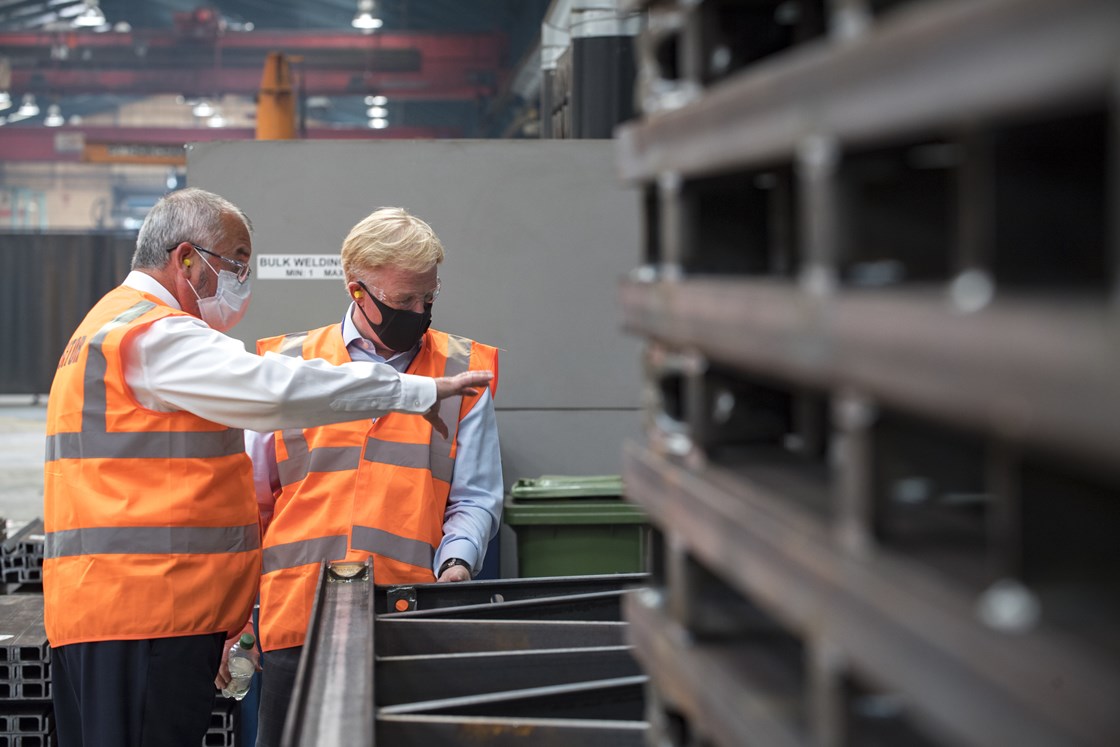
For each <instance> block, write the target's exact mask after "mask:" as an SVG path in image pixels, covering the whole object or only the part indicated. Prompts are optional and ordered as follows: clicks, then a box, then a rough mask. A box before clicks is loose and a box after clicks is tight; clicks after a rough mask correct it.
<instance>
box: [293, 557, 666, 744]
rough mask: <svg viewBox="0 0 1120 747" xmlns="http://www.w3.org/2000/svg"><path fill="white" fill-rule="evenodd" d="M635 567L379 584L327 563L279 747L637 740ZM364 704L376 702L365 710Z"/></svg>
mask: <svg viewBox="0 0 1120 747" xmlns="http://www.w3.org/2000/svg"><path fill="white" fill-rule="evenodd" d="M644 580H645V576H644V575H642V574H629V575H615V576H610V575H603V576H575V577H560V578H545V579H510V580H502V581H467V582H463V583H457V584H417V585H410V586H396V587H375V586H374V585H373V582H372V574H371V572H370V569H369V566H368V565H365V566H363V565H362V564H358V563H334V564H332V565H331V566H330V570H328V569H327V568H326V567H324V569H323V571H322V575H321V576H320V582H319V588H318V591H317V593H316V601H315V608H314V610H313V612H312V617H311V622H310V625H309V627H308V631H307V643H306V644H305V646H304V650H303V657H302V659H301V661H300V666H299V672H298V674H297V676H296V687H295V692H294V693H293V695H292V706H291V708H290V710H289V713H288V720H287V723H286V724H285V731H284V741H283V743H284V744H285V745H297V744H298V745H331V746H332V747H345V746H347V745H354V746H355V747H358V745H371V744H388V745H398V746H400V747H404V746H408V745H429V744H441V745H475V744H478V745H482V744H486V745H503V744H531V745H535V746H537V747H548V746H549V745H568V744H581V745H589V746H590V745H603V747H607V746H608V745H609V746H610V747H618V746H619V745H635V746H637V745H641V744H643V743H644V738H645V735H646V731H647V729H646V723H645V721H644V719H643V716H644V698H643V684H644V682H645V677H643V676H642V674H641V672H640V670H639V668H638V665H637V663H636V662H635V661H634V659H633V657H632V656H631V651H630V648H629V646H626V645H624V643H623V637H624V631H625V627H626V626H625V623H623V622H622V621H621V620H620V619H619V618H620V615H621V601H622V599H623V597H624V596H625V591H624V590H625V589H627V588H629V587H633V586H635V585H636V584H638V583H641V582H643V581H644ZM371 706H372V707H371Z"/></svg>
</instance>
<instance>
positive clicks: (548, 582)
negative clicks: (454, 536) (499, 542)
mask: <svg viewBox="0 0 1120 747" xmlns="http://www.w3.org/2000/svg"><path fill="white" fill-rule="evenodd" d="M648 581H649V574H646V573H616V574H603V575H590V576H555V577H550V578H532V579H522V578H505V579H497V580H492V581H464V582H462V583H455V584H407V585H397V586H387V587H378V598H377V612H378V614H381V613H382V612H403V611H405V610H406V609H407V610H414V609H421V610H428V609H434V608H436V607H461V606H463V605H467V604H488V603H490V602H498V603H500V602H514V601H519V600H524V599H538V598H540V597H554V596H560V595H564V594H587V593H591V592H600V591H617V590H620V589H626V588H634V587H638V586H642V585H644V584H646V583H647V582H648ZM382 590H384V592H385V593H384V595H382V594H381V591H382ZM401 600H403V601H404V603H405V604H404V605H402V606H400V607H398V606H397V605H398V603H400V602H401ZM405 605H407V606H405Z"/></svg>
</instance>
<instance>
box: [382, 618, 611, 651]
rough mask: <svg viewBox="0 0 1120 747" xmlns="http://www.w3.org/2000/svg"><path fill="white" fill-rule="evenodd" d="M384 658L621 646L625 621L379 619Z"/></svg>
mask: <svg viewBox="0 0 1120 747" xmlns="http://www.w3.org/2000/svg"><path fill="white" fill-rule="evenodd" d="M377 631H378V635H377V655H378V656H418V655H424V654H464V653H470V652H476V651H527V650H532V649H542V648H574V647H576V646H587V647H592V646H621V645H622V644H623V634H624V632H625V631H626V623H624V622H586V621H582V620H570V621H569V620H559V621H549V622H540V621H524V620H423V619H421V620H414V619H404V620H397V619H394V618H393V617H392V616H391V615H386V616H384V617H380V618H378V620H377Z"/></svg>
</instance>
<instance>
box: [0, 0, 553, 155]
mask: <svg viewBox="0 0 1120 747" xmlns="http://www.w3.org/2000/svg"><path fill="white" fill-rule="evenodd" d="M547 5H548V2H547V0H379V1H377V2H371V0H314V1H311V0H220V2H216V3H209V4H200V3H199V2H198V0H0V92H5V93H7V94H8V95H9V97H10V101H11V105H10V106H9V107H7V109H6V110H5V111H0V120H3V121H0V124H2V125H4V128H5V129H6V130H7V131H8V132H11V131H12V130H13V129H25V128H36V127H44V126H47V125H48V124H50V123H51V122H50V118H51V117H52V113H53V116H54V118H55V122H54V124H57V123H58V119H59V117H60V116H61V121H63V122H64V123H65V125H64V126H75V125H77V124H80V118H81V117H83V116H86V117H89V116H91V115H97V114H99V113H104V112H112V111H115V110H117V109H119V108H120V107H121V106H122V105H125V104H132V105H133V106H135V104H136V102H142V101H144V100H145V99H147V98H148V97H157V96H162V97H167V96H173V97H176V100H178V101H180V102H181V103H182V105H183V106H184V107H188V108H196V109H195V110H197V107H198V105H199V103H200V102H209V103H214V102H218V101H221V100H223V99H226V98H227V97H240V98H242V99H251V97H253V96H254V95H255V94H256V92H257V91H258V89H259V88H260V85H261V74H262V70H263V64H264V60H265V57H266V55H268V54H269V53H270V52H280V53H282V54H284V55H285V57H286V59H287V60H288V61H289V62H290V64H291V69H292V72H293V87H294V88H295V89H296V95H297V96H298V97H299V101H300V102H301V117H302V119H301V121H304V122H305V123H306V122H307V121H309V120H310V121H312V122H314V123H315V126H317V127H319V128H335V129H338V130H339V131H340V132H341V131H342V130H354V131H357V132H351V133H349V135H350V136H354V135H356V134H358V133H360V134H361V136H378V137H400V136H417V135H421V136H422V135H424V134H428V135H431V136H468V137H487V136H501V135H502V134H505V131H506V130H507V129H508V122H509V121H510V120H511V119H514V118H516V117H519V116H521V113H520V110H523V109H524V108H525V107H526V106H531V103H532V102H527V101H525V100H524V97H519V96H518V95H517V92H515V91H513V90H511V87H510V84H511V81H512V80H513V78H514V75H515V74H516V73H517V72H518V70H519V68H520V67H523V66H528V65H532V64H533V63H532V62H530V61H529V60H531V58H532V54H533V51H534V50H535V49H536V46H537V39H538V37H539V32H540V24H541V20H542V18H543V17H544V14H545V11H546V9H547ZM363 12H365V13H368V14H369V15H368V16H367V21H368V18H371V17H372V18H376V19H377V20H379V21H380V22H381V23H380V26H379V27H378V28H365V29H359V28H355V25H354V22H355V19H356V18H357V17H359V16H360V15H361V14H362V13H363ZM97 14H101V16H103V21H102V20H100V18H101V16H98V15H97ZM90 17H93V18H94V20H93V21H92V22H89V21H88V19H89V18H90ZM365 25H366V26H369V25H371V24H370V23H366V24H365ZM522 93H523V92H522ZM28 96H31V97H33V99H34V107H22V105H23V104H25V103H26V101H27V97H28ZM382 102H387V103H382ZM2 103H3V100H2V96H0V105H2ZM36 107H37V108H38V110H39V112H38V113H37V114H29V113H28V112H30V111H32V110H33V108H36ZM21 108H23V109H24V114H22V115H21V114H19V111H20V109H21ZM378 109H381V110H384V112H385V113H384V115H383V116H374V115H376V114H379V111H378ZM75 117H77V119H76V118H75ZM188 120H189V118H188ZM375 120H383V121H381V122H377V123H375ZM207 121H208V120H207ZM209 123H210V124H211V126H212V127H215V126H217V125H214V124H213V122H209ZM189 124H190V122H189V121H188V125H189ZM196 124H198V125H199V126H203V125H204V122H203V121H202V119H201V118H199V119H198V121H197V122H196ZM375 128H376V130H375ZM362 130H365V132H361V131H362ZM2 131H3V130H0V132H2ZM320 136H322V135H321V134H320Z"/></svg>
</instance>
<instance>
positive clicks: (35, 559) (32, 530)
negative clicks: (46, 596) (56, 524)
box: [0, 519, 45, 591]
mask: <svg viewBox="0 0 1120 747" xmlns="http://www.w3.org/2000/svg"><path fill="white" fill-rule="evenodd" d="M44 539H45V538H44V534H43V520H42V519H34V520H32V521H30V522H28V523H27V524H25V525H24V526H23V527H22V528H21V529H20V530H19V531H17V532H16V533H14V534H13V535H12V536H11V537H8V538H7V539H5V540H4V543H3V545H2V546H0V580H2V582H3V583H4V584H5V588H6V589H7V590H8V591H37V590H40V589H41V588H42V586H41V585H42V583H43V546H44Z"/></svg>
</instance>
